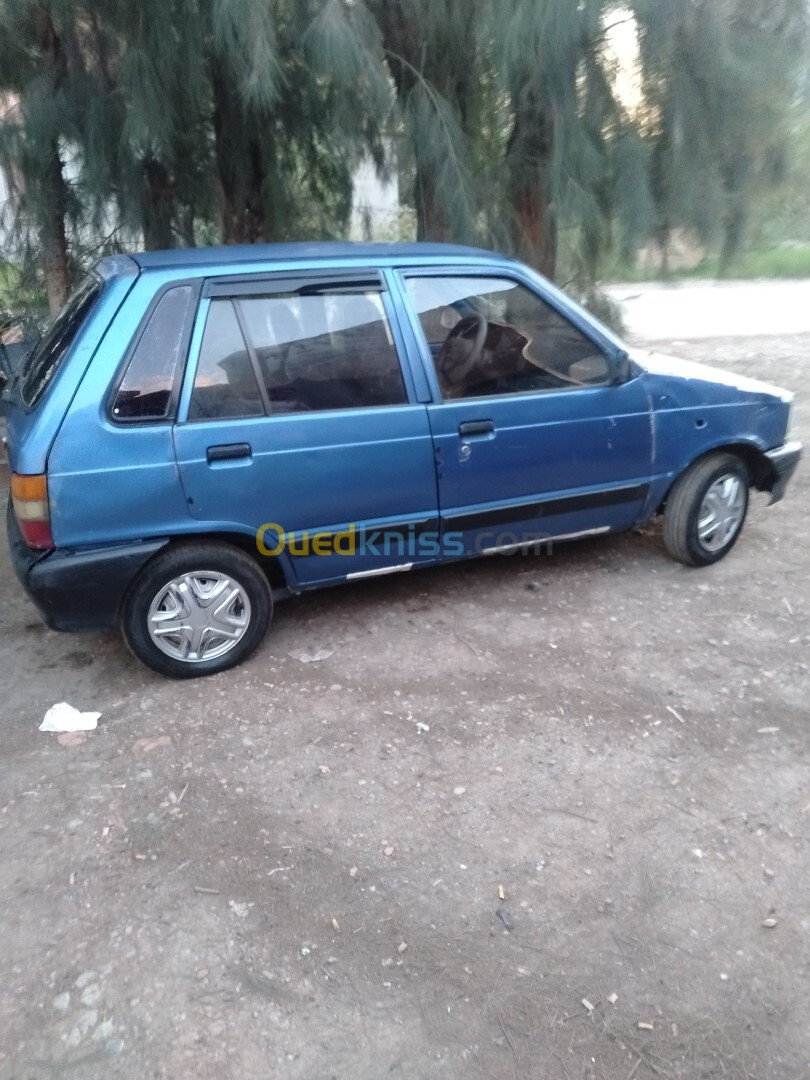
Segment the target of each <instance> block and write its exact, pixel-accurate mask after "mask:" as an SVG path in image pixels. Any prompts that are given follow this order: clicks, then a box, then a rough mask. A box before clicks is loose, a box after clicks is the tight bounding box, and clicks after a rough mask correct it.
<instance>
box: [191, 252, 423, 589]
mask: <svg viewBox="0 0 810 1080" xmlns="http://www.w3.org/2000/svg"><path fill="white" fill-rule="evenodd" d="M398 334H399V332H398V330H397V326H396V320H395V319H394V318H393V316H392V310H391V303H390V298H389V296H388V295H387V293H386V291H385V287H384V283H383V281H382V278H381V277H380V276H379V275H378V274H376V273H372V274H363V275H362V276H358V275H356V274H355V275H352V274H349V273H346V274H335V275H329V276H328V277H325V278H324V277H319V276H314V275H312V274H307V275H304V276H287V277H284V278H280V277H278V276H275V277H268V278H264V279H251V280H248V281H241V282H234V281H232V280H231V281H227V280H220V281H211V282H209V283H207V285H206V288H205V290H204V298H203V301H202V304H201V309H200V315H199V319H198V324H197V328H196V330H195V335H194V341H193V342H192V348H191V355H190V363H189V366H188V371H187V377H186V383H185V386H184V390H183V395H182V399H181V403H180V410H179V420H178V423H177V424H176V426H175V429H174V444H175V452H176V456H177V462H178V465H179V469H180V475H181V479H182V483H183V487H184V490H185V493H186V497H187V500H188V505H189V510H190V512H191V514H192V515H193V516H194V517H196V518H197V519H199V520H200V522H204V523H205V524H206V528H207V529H210V530H211V531H228V532H231V531H238V532H241V533H243V534H246V535H249V536H256V538H257V541H258V542H259V544H260V550H262V551H263V552H264V553H265V554H267V553H269V554H277V555H279V557H280V558H282V559H283V560H285V561H286V563H287V566H288V567H289V568H291V570H292V574H293V575H294V578H295V580H296V581H297V583H299V584H301V585H315V584H319V583H324V582H328V581H336V580H340V579H345V578H347V577H355V576H367V575H370V574H376V573H388V572H391V571H393V570H400V569H409V568H410V566H412V565H413V564H414V563H416V562H419V561H425V558H426V556H425V555H424V554H420V550H421V547H420V544H419V543H418V537H419V536H420V535H422V534H423V533H425V532H432V531H435V530H436V528H437V492H436V476H435V468H434V461H433V444H432V439H431V433H430V427H429V424H428V418H427V410H426V408H425V406H424V404H418V403H416V401H415V395H414V392H413V386H412V383H411V376H410V373H409V371H408V370H407V368H403V365H402V364H401V363H400V354H401V349H400V344H401V343H400V340H399V336H398Z"/></svg>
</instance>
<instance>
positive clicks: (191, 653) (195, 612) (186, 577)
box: [121, 542, 273, 679]
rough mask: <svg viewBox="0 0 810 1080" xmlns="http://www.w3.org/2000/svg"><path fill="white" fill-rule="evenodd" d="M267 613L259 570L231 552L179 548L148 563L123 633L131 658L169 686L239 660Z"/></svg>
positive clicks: (260, 632) (259, 634) (269, 601)
mask: <svg viewBox="0 0 810 1080" xmlns="http://www.w3.org/2000/svg"><path fill="white" fill-rule="evenodd" d="M272 612H273V598H272V593H271V590H270V585H269V582H268V581H267V578H266V576H265V575H264V573H263V572H262V570H261V568H260V567H259V566H258V565H257V564H256V563H255V562H254V561H253V559H251V558H250V557H249V556H248V555H246V554H245V553H244V552H242V551H239V550H238V549H237V548H234V547H231V546H230V545H229V544H222V543H213V542H208V543H184V544H177V545H175V546H172V547H169V548H167V549H166V550H165V551H163V552H161V553H160V554H159V555H157V556H155V558H154V559H152V560H151V562H149V563H147V565H146V566H145V567H144V569H143V570H142V571H141V574H140V575H139V577H138V578H137V579H136V580H135V582H134V584H133V585H132V587H131V588H130V590H129V593H128V594H127V597H126V599H125V601H124V606H123V611H122V617H121V629H122V631H123V634H124V639H125V641H126V643H127V645H129V647H130V649H131V650H132V652H133V653H134V654H135V656H136V657H137V658H138V659H139V660H141V661H142V662H143V663H144V664H146V665H147V667H150V668H152V670H153V671H157V672H159V673H160V674H161V675H168V676H169V677H171V678H175V679H191V678H195V677H197V676H200V675H214V674H216V672H218V671H225V670H226V669H227V668H230V667H234V666H235V665H236V664H239V663H241V662H242V661H243V660H245V659H246V658H247V657H248V656H250V654H251V653H252V652H253V650H254V649H255V648H256V647H257V646H258V644H259V643H260V641H261V640H262V638H263V637H264V635H265V632H266V631H267V627H268V626H269V624H270V619H271V616H272Z"/></svg>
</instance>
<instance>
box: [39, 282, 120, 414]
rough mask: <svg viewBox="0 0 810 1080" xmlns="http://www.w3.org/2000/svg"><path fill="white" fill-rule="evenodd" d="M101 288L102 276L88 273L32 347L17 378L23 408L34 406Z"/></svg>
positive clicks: (91, 308) (99, 293) (63, 357)
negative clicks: (19, 377) (18, 379)
mask: <svg viewBox="0 0 810 1080" xmlns="http://www.w3.org/2000/svg"><path fill="white" fill-rule="evenodd" d="M101 289H102V282H101V279H100V278H99V277H97V276H96V275H95V274H88V275H87V277H86V278H85V279H84V281H83V282H82V283H81V285H80V286H79V287H78V289H76V291H75V292H74V293H73V295H72V296H71V298H70V299H69V300H68V302H67V303H66V304H65V306H64V307H63V308H62V310H61V311H60V312H59V314H58V315H57V316H56V318H55V319H54V321H53V323H52V324H51V326H50V328H49V329H48V330H47V332H46V333H45V335H44V337H43V338H41V340H40V341H39V342H38V344H37V345H36V346H35V347H34V350H33V352H32V353H31V355H30V357H29V358H28V360H27V361H26V362H25V367H24V369H23V372H22V378H21V380H20V390H19V392H20V398H21V400H22V403H23V405H25V406H26V408H29V409H31V408H33V407H34V405H36V404H37V402H38V401H39V399H40V398H41V397H42V395H43V394H44V393H45V388H46V387H47V385H48V383H49V382H50V381H51V379H52V378H53V377H54V375H55V374H56V372H57V371H58V370H59V366H60V365H61V363H62V361H63V360H64V359H65V356H66V355H67V353H68V351H69V349H70V347H71V345H72V344H73V342H74V340H75V338H76V335H77V334H78V332H79V329H80V327H81V326H82V323H83V322H84V321H85V319H86V318H87V317H88V316H89V314H90V312H91V311H92V310H93V308H94V307H95V305H96V302H97V301H98V298H99V296H101Z"/></svg>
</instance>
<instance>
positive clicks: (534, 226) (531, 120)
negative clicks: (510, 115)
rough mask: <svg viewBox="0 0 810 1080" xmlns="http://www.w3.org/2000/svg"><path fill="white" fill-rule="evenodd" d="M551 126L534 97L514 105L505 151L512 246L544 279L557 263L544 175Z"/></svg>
mask: <svg viewBox="0 0 810 1080" xmlns="http://www.w3.org/2000/svg"><path fill="white" fill-rule="evenodd" d="M553 135H554V126H553V121H552V120H551V117H550V116H549V115H548V113H547V112H546V111H545V110H544V109H543V108H542V107H540V106H539V105H538V104H537V102H536V100H535V98H534V95H531V94H528V93H526V92H524V94H523V95H522V99H521V100H520V101H518V102H516V108H515V120H514V126H513V128H512V134H511V136H510V139H509V146H508V149H507V158H506V160H507V166H508V168H509V173H510V189H511V195H512V206H513V208H514V225H513V234H512V240H513V247H514V251H515V254H516V255H517V257H518V258H519V259H522V260H523V261H524V262H526V263H528V264H529V265H530V266H533V267H535V269H537V270H539V271H540V273H541V274H545V275H546V277H549V278H551V277H553V276H554V269H555V266H556V262H557V223H556V221H555V219H554V215H553V213H552V211H551V208H550V206H549V194H548V174H549V165H550V161H551V151H552V140H553Z"/></svg>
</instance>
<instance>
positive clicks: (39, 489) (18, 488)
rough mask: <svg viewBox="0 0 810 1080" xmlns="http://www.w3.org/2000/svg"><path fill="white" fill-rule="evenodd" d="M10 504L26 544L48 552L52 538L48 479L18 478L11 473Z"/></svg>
mask: <svg viewBox="0 0 810 1080" xmlns="http://www.w3.org/2000/svg"><path fill="white" fill-rule="evenodd" d="M11 503H12V506H13V507H14V513H15V514H16V515H17V521H18V522H19V525H20V532H21V533H22V534H23V540H25V542H26V544H28V546H29V547H30V548H37V549H38V550H40V551H50V549H51V548H52V547H53V537H52V536H51V512H50V507H49V505H48V478H47V477H46V476H45V474H44V473H40V474H39V475H38V476H20V475H18V474H17V473H12V474H11Z"/></svg>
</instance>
